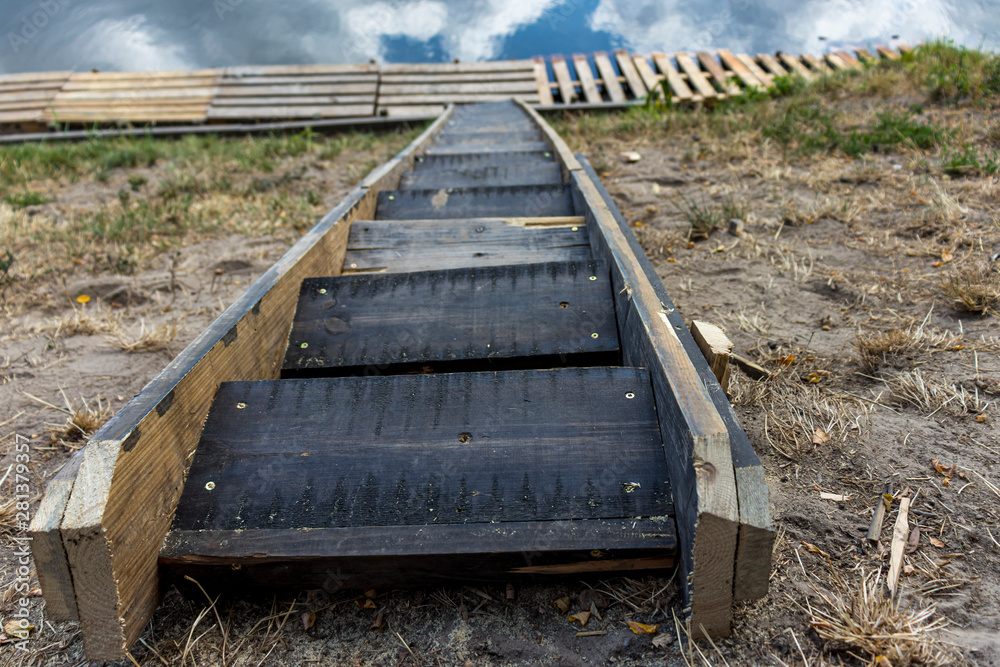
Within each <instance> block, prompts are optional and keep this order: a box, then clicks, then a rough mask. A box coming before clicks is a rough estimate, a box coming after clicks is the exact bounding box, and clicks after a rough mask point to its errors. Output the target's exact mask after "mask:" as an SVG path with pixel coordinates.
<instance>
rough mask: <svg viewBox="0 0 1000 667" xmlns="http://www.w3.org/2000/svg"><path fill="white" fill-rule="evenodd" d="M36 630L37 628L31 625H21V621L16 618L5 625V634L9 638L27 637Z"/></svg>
mask: <svg viewBox="0 0 1000 667" xmlns="http://www.w3.org/2000/svg"><path fill="white" fill-rule="evenodd" d="M34 629H35V626H34V625H32V624H31V623H28V624H27V625H21V621H20V620H19V619H16V618H12V619H10V620H9V621H7V622H6V623H4V626H3V631H4V634H6V635H8V636H9V637H27V636H28V634H30V633H31V631H32V630H34Z"/></svg>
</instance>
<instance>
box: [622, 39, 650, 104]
mask: <svg viewBox="0 0 1000 667" xmlns="http://www.w3.org/2000/svg"><path fill="white" fill-rule="evenodd" d="M615 62H617V63H618V69H619V70H620V71H621V73H622V76H624V77H625V81H626V83H628V87H629V89H630V90H631V91H632V98H633V99H640V98H643V97H645V96H646V85H645V84H644V83H643V81H642V78H641V77H640V76H639V72H638V71H637V70H636V68H635V63H634V62H632V57H631V56H630V55H629V53H628V51H626V50H625V49H617V50H616V51H615Z"/></svg>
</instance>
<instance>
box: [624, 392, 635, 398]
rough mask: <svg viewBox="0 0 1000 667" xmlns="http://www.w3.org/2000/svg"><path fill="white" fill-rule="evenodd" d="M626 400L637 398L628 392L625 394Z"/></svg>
mask: <svg viewBox="0 0 1000 667" xmlns="http://www.w3.org/2000/svg"><path fill="white" fill-rule="evenodd" d="M625 398H635V394H633V393H632V392H628V393H627V394H625Z"/></svg>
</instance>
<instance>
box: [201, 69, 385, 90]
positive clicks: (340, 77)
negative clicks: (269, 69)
mask: <svg viewBox="0 0 1000 667" xmlns="http://www.w3.org/2000/svg"><path fill="white" fill-rule="evenodd" d="M216 82H217V84H218V85H219V86H222V87H223V88H252V87H254V86H282V87H284V86H328V85H335V84H336V85H345V86H355V85H358V86H362V85H365V84H367V85H372V84H376V85H377V84H378V83H379V76H378V74H376V73H372V74H316V75H297V76H223V77H220V78H218V79H217V80H216Z"/></svg>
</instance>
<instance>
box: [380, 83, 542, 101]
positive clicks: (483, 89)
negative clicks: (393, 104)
mask: <svg viewBox="0 0 1000 667" xmlns="http://www.w3.org/2000/svg"><path fill="white" fill-rule="evenodd" d="M537 92H538V84H537V83H535V81H479V82H472V81H470V82H467V83H383V84H382V85H381V86H379V95H385V96H397V95H499V94H501V93H535V94H537ZM550 94H551V93H550ZM507 97H510V95H508V96H507Z"/></svg>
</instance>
